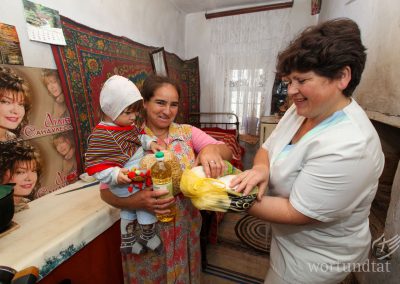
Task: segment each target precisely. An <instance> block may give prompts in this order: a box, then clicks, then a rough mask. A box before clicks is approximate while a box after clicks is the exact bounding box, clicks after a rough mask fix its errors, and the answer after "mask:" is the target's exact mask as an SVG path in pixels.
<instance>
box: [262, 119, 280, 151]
mask: <svg viewBox="0 0 400 284" xmlns="http://www.w3.org/2000/svg"><path fill="white" fill-rule="evenodd" d="M279 119H280V117H277V116H262V117H261V126H260V147H261V145H262V144H263V143H264V142H265V140H267V138H268V137H269V135H271V133H272V131H274V129H275V127H276V125H277V124H278V122H279Z"/></svg>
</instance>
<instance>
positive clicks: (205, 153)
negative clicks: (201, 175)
mask: <svg viewBox="0 0 400 284" xmlns="http://www.w3.org/2000/svg"><path fill="white" fill-rule="evenodd" d="M225 152H226V153H225ZM223 155H225V156H227V157H230V156H231V155H232V152H231V151H230V150H229V148H228V147H227V146H226V145H225V144H211V145H207V146H206V147H204V148H203V149H202V150H201V151H200V153H199V155H198V156H197V158H196V162H195V165H199V164H200V165H202V166H203V168H204V172H205V174H206V176H207V177H212V178H217V177H219V176H221V175H222V173H223V172H224V170H225V167H226V165H225V163H224V158H223Z"/></svg>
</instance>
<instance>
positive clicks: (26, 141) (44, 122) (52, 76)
mask: <svg viewBox="0 0 400 284" xmlns="http://www.w3.org/2000/svg"><path fill="white" fill-rule="evenodd" d="M72 129H73V128H72V124H71V118H70V114H69V112H68V110H67V107H66V104H65V101H64V94H63V92H62V89H61V84H60V79H59V76H58V73H57V70H51V69H41V68H31V67H22V66H11V65H1V64H0V181H1V183H3V184H4V183H15V186H14V203H15V205H16V208H17V210H19V209H24V208H27V207H29V205H28V204H27V203H28V202H29V201H31V200H33V199H36V198H38V197H41V196H43V195H45V194H47V193H50V192H53V191H55V190H57V189H59V188H61V187H63V186H66V185H67V184H69V183H71V182H74V181H75V180H77V176H78V172H77V164H76V154H75V145H74V139H73V131H72Z"/></svg>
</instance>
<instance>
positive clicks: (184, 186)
mask: <svg viewBox="0 0 400 284" xmlns="http://www.w3.org/2000/svg"><path fill="white" fill-rule="evenodd" d="M225 164H226V169H225V171H224V174H223V176H222V177H220V178H218V179H213V178H207V177H206V175H205V173H204V170H203V167H202V166H199V167H195V168H192V169H190V170H184V171H183V173H182V177H181V184H180V185H181V186H180V188H181V191H182V193H183V195H185V196H186V197H188V198H190V200H191V201H192V203H193V205H194V206H195V207H196V208H198V209H200V210H210V211H220V212H226V211H228V210H230V211H235V212H242V211H246V210H248V209H249V208H250V207H251V205H252V204H253V202H254V201H255V199H256V198H257V192H258V188H257V187H254V188H253V190H252V191H251V192H250V194H249V195H247V196H243V194H242V193H239V192H236V191H235V190H234V189H233V188H230V187H229V183H230V181H231V180H232V179H233V178H234V177H235V175H237V174H238V173H240V170H238V169H236V168H235V167H233V166H232V165H231V164H230V163H229V162H227V161H225Z"/></svg>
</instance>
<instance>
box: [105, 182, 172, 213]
mask: <svg viewBox="0 0 400 284" xmlns="http://www.w3.org/2000/svg"><path fill="white" fill-rule="evenodd" d="M167 193H168V190H157V191H153V190H151V188H147V189H144V190H139V191H138V192H136V193H135V194H132V195H131V196H128V197H118V196H116V195H114V194H113V193H112V192H111V191H110V190H109V189H107V188H103V189H100V196H101V199H102V200H103V201H104V202H106V203H108V204H110V205H111V206H114V207H116V208H120V209H127V210H137V209H143V210H147V211H149V212H152V213H156V214H165V213H169V212H170V210H169V209H168V208H169V207H170V206H171V205H172V204H174V202H175V199H174V198H173V197H168V198H160V197H161V196H163V195H164V194H167Z"/></svg>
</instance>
